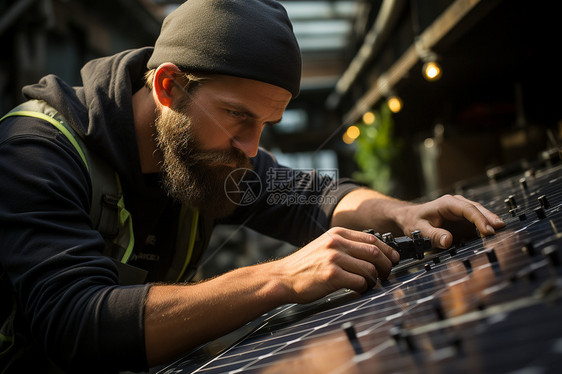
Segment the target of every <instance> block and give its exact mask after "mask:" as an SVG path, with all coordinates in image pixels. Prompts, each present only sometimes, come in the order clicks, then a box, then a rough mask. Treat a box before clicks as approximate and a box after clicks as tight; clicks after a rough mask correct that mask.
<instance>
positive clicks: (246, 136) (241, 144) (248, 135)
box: [232, 126, 263, 158]
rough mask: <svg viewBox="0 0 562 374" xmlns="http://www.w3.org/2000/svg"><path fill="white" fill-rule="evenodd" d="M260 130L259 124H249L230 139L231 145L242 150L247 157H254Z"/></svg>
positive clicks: (256, 152) (256, 151)
mask: <svg viewBox="0 0 562 374" xmlns="http://www.w3.org/2000/svg"><path fill="white" fill-rule="evenodd" d="M262 130H263V128H262V127H261V126H249V128H247V129H245V130H244V131H243V132H242V133H241V134H239V135H237V136H235V137H234V138H233V139H232V146H233V147H236V148H238V149H239V150H241V151H242V152H244V154H245V155H246V156H247V157H250V158H251V157H255V156H256V155H257V154H258V148H259V143H260V137H261V133H262Z"/></svg>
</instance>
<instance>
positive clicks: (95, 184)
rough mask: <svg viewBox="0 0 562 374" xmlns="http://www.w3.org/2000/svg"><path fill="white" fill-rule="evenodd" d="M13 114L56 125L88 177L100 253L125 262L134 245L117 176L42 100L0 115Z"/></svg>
mask: <svg viewBox="0 0 562 374" xmlns="http://www.w3.org/2000/svg"><path fill="white" fill-rule="evenodd" d="M15 116H27V117H34V118H39V119H42V120H44V121H47V122H49V123H50V124H51V125H53V126H54V127H55V128H57V129H58V130H59V131H60V132H61V133H62V134H63V135H64V136H65V137H66V138H67V139H68V140H69V141H70V143H71V144H72V145H73V147H74V148H75V149H76V151H77V152H78V154H79V155H80V158H81V159H82V161H83V162H84V165H85V166H86V168H87V170H88V172H89V174H90V180H91V181H92V196H91V202H92V203H91V207H90V219H91V221H92V224H93V225H94V228H95V229H96V230H97V231H99V232H100V234H101V235H102V236H103V237H104V239H105V241H106V248H105V251H104V254H105V255H107V256H110V257H111V258H114V259H116V260H118V261H120V262H121V263H126V262H127V261H128V259H129V257H130V256H131V253H132V251H133V247H134V234H133V226H132V217H131V215H130V213H129V212H128V211H127V210H126V209H125V203H124V200H123V193H122V190H121V185H120V181H119V176H118V175H117V173H115V172H114V171H113V169H112V168H111V167H110V166H109V165H108V164H107V162H105V161H104V160H103V159H101V158H100V157H99V156H98V155H97V154H95V153H94V152H90V151H89V150H88V147H87V146H86V144H85V143H84V141H83V139H82V138H81V137H79V136H78V135H77V134H76V132H75V131H74V129H73V128H72V127H71V126H70V125H69V124H68V123H67V122H66V120H65V119H64V118H63V116H62V115H60V113H58V112H57V110H56V109H54V108H53V107H51V106H50V105H48V104H47V103H46V102H45V101H42V100H29V101H26V102H24V103H22V104H20V105H18V106H17V107H15V108H14V109H13V110H11V111H10V112H9V113H8V114H6V115H5V116H4V117H2V118H1V119H0V121H2V120H4V119H6V118H9V117H15Z"/></svg>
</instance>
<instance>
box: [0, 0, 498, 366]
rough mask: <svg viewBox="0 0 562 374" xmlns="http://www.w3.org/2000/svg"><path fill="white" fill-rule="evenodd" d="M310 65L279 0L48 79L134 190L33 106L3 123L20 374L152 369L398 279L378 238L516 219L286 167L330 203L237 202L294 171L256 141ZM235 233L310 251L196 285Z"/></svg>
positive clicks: (203, 15)
mask: <svg viewBox="0 0 562 374" xmlns="http://www.w3.org/2000/svg"><path fill="white" fill-rule="evenodd" d="M300 71H301V60H300V52H299V48H298V45H297V42H296V39H295V37H294V34H293V31H292V26H291V23H290V21H289V19H288V17H287V14H286V12H285V10H284V9H283V7H282V6H281V5H280V4H279V3H277V2H276V1H273V0H244V1H234V0H189V1H188V2H186V3H184V4H183V5H181V6H180V7H179V8H178V9H177V10H175V11H174V12H172V13H171V14H170V15H169V16H168V17H167V18H166V20H165V21H164V24H163V27H162V31H161V34H160V36H159V38H158V40H157V42H156V44H155V46H154V48H142V49H138V50H129V51H125V52H122V53H119V54H116V55H114V56H109V57H105V58H101V59H96V60H93V61H90V62H89V63H87V64H86V65H85V66H84V67H83V69H82V71H81V76H82V85H81V86H79V87H71V86H69V85H68V84H66V83H65V82H63V81H62V80H61V79H60V78H58V77H56V76H53V75H49V76H46V77H44V78H43V79H42V80H41V81H40V82H39V83H38V84H36V85H32V86H27V87H24V88H23V93H24V95H25V97H26V98H28V99H30V100H37V101H34V103H35V104H33V105H40V106H41V107H42V108H49V109H48V110H49V111H48V113H51V114H52V116H51V118H55V119H57V118H58V119H57V121H59V122H60V123H61V124H63V125H64V126H67V130H69V131H70V132H71V133H73V134H74V136H75V137H77V138H78V139H79V143H80V144H81V145H82V148H85V151H86V153H87V155H88V157H90V160H91V157H92V156H91V155H96V158H98V159H99V160H101V162H102V163H104V164H105V165H106V166H108V167H109V168H110V169H111V170H112V171H114V172H115V173H116V175H117V177H118V183H117V184H118V186H119V191H120V192H122V196H121V194H120V196H118V199H113V200H112V199H109V198H107V196H106V195H104V198H99V197H98V195H97V194H96V192H95V190H96V188H97V187H98V186H99V184H100V181H99V180H98V178H97V174H96V173H95V172H92V171H91V170H90V167H89V166H88V164H87V163H85V162H84V161H85V160H86V159H88V157H86V158H83V157H82V153H81V151H79V148H80V144H78V145H76V144H75V143H74V142H73V141H72V140H73V135H72V134H70V135H67V134H66V132H65V131H64V129H62V130H61V129H59V127H58V125H57V123H58V122H57V123H53V121H52V120H51V119H49V118H48V117H41V116H39V115H31V116H30V115H29V111H25V112H22V111H19V113H18V114H17V115H16V114H14V113H12V114H13V115H11V116H9V117H7V118H5V119H4V120H3V121H2V123H1V126H0V178H1V180H2V183H1V187H0V227H1V228H0V243H2V244H1V250H0V264H1V269H2V277H1V279H0V281H1V284H0V285H1V287H2V296H3V303H2V305H3V306H2V310H1V312H2V316H1V317H2V322H3V323H4V324H3V328H2V337H3V345H2V348H3V350H4V348H5V350H4V352H5V353H3V355H2V357H1V359H2V366H3V367H4V368H5V371H6V372H47V371H48V370H51V371H53V372H60V371H64V372H80V373H85V372H118V371H120V370H130V371H135V370H136V371H143V370H148V369H149V368H150V367H154V366H155V365H158V364H161V363H165V362H168V361H169V360H171V359H173V358H175V357H177V356H178V355H181V354H182V353H186V352H187V351H189V350H190V349H192V348H195V347H197V346H200V345H201V344H203V343H205V342H208V341H209V340H211V339H213V338H216V337H219V336H221V335H224V334H226V333H228V332H229V331H231V330H233V329H236V328H237V327H239V326H242V325H243V324H245V323H247V322H248V321H251V320H252V319H254V318H256V317H258V316H260V315H261V314H263V313H265V312H267V311H269V310H271V309H273V308H275V307H277V306H279V305H282V304H287V303H306V302H310V301H313V300H316V299H318V298H321V297H323V296H325V295H327V294H329V293H331V292H333V291H336V290H338V289H341V288H349V289H353V290H356V291H358V292H362V291H365V290H367V289H368V288H369V287H372V286H373V285H374V284H375V283H376V282H377V279H385V278H386V277H388V275H389V273H390V270H391V267H392V264H393V263H396V262H397V261H398V260H399V255H398V253H397V252H396V251H394V250H393V249H392V248H390V247H389V246H387V245H385V244H384V243H383V242H381V241H379V240H378V239H377V238H376V237H375V236H373V235H369V234H366V233H364V232H362V231H361V230H363V229H367V228H375V229H376V230H377V231H379V232H393V233H395V234H396V235H404V234H409V233H411V232H412V231H413V230H415V229H418V230H420V231H421V233H422V235H424V236H427V237H429V238H430V239H431V242H432V245H433V246H434V247H439V248H447V247H448V246H450V245H451V243H452V239H453V238H452V234H451V233H450V232H448V231H446V230H445V229H443V228H442V225H444V224H446V223H447V222H449V221H467V222H470V223H472V224H474V225H475V226H476V228H477V229H478V230H479V231H480V233H482V234H484V235H487V234H493V233H494V230H495V229H498V228H500V227H502V226H503V223H502V222H501V221H500V220H499V219H498V217H497V216H496V215H495V214H493V213H491V212H489V211H488V210H486V209H485V208H483V207H482V206H480V205H478V204H476V203H474V202H471V201H469V200H467V199H465V198H463V197H462V196H455V197H453V196H444V197H442V198H440V199H437V200H435V201H432V202H429V203H426V204H421V205H417V204H410V203H406V202H402V201H398V200H396V199H392V198H390V197H387V196H384V195H382V194H380V193H377V192H376V191H372V190H369V189H366V188H361V187H360V186H359V185H358V184H356V183H354V182H353V181H350V180H339V181H336V180H332V179H330V178H328V177H326V176H319V175H317V174H316V173H314V172H313V173H304V172H297V171H294V172H293V171H292V172H291V173H286V174H287V175H291V178H292V179H291V181H290V185H291V186H298V188H295V191H292V193H294V194H295V195H298V196H304V197H316V198H317V199H316V201H318V202H321V201H323V200H322V199H321V197H323V196H328V195H329V196H330V197H332V199H326V200H325V201H328V202H324V203H318V204H300V205H298V204H292V205H291V204H272V203H271V201H272V200H271V199H268V197H269V195H270V194H271V193H274V192H275V191H269V190H266V191H262V192H261V193H257V194H256V196H255V197H256V199H255V201H253V202H252V204H241V203H240V201H236V199H234V200H233V199H231V197H229V196H226V195H225V181H226V180H227V179H228V178H227V177H228V176H230V175H231V173H232V172H234V171H236V170H251V171H252V173H254V175H258V176H259V177H260V179H261V180H262V181H265V180H266V179H267V178H268V171H271V170H285V171H289V169H287V168H286V167H284V166H281V165H279V164H277V162H276V161H275V160H274V158H273V157H272V156H271V155H270V154H269V153H267V152H266V151H265V150H262V149H260V148H259V146H258V144H259V138H260V135H261V133H262V131H263V128H264V126H268V125H275V124H276V123H278V122H280V121H281V119H282V116H283V112H284V110H285V108H286V107H287V105H288V103H289V102H290V100H291V99H292V98H294V97H295V96H297V95H298V93H299V84H300ZM38 103H39V104H38ZM49 122H51V123H49ZM90 166H91V165H90ZM307 201H310V200H307ZM112 202H113V203H114V204H113V203H112ZM100 204H101V205H103V206H106V205H110V206H111V207H112V208H115V209H117V210H118V211H119V212H120V213H119V214H120V215H119V219H122V218H123V217H124V218H123V221H124V222H127V225H126V226H127V228H128V229H129V231H131V230H132V232H129V234H130V235H131V236H132V237H131V238H130V239H131V240H130V241H129V242H128V243H129V244H128V247H127V250H129V249H130V250H131V251H132V252H127V256H126V257H121V260H119V261H114V259H112V258H111V257H112V256H111V255H107V252H106V249H107V247H108V245H109V247H112V245H113V244H114V243H113V244H112V242H111V243H109V244H108V242H109V240H108V238H107V237H106V236H105V235H102V233H101V230H100V229H99V226H98V223H97V222H93V219H92V218H91V215H90V213H91V211H92V210H93V209H94V208H95V207H96V206H97V205H100ZM112 204H113V205H112ZM125 207H126V211H125ZM117 210H116V211H117ZM124 212H128V213H127V214H125V215H121V213H124ZM127 217H128V218H127ZM114 218H115V216H114ZM96 220H97V219H96ZM104 220H105V216H104V215H103V213H102V215H101V218H100V221H102V222H101V223H104V222H105V221H104ZM219 223H230V224H240V225H242V224H244V225H246V226H248V227H250V228H253V229H255V230H257V231H259V232H261V233H264V234H266V235H270V236H272V237H275V238H280V239H283V240H286V241H288V242H290V243H293V244H295V245H297V246H302V248H301V249H300V250H298V251H296V252H295V253H293V254H291V255H290V256H287V257H285V258H282V259H279V260H276V261H271V262H267V263H262V264H259V265H254V266H249V267H244V268H239V269H236V270H234V271H231V272H229V273H227V274H224V275H222V276H219V277H216V278H213V279H211V280H208V281H204V282H200V283H196V284H189V283H185V282H184V281H187V280H189V279H190V277H191V276H192V275H193V274H194V272H195V270H196V268H197V263H198V260H199V259H200V258H201V254H202V253H203V251H204V249H205V247H206V246H207V243H208V240H209V237H210V235H211V232H212V228H213V227H214V226H215V225H216V224H219ZM133 233H134V234H133ZM133 235H134V236H133ZM133 239H134V247H133V246H132V243H133ZM129 273H134V275H135V276H134V277H132V278H130V277H129V278H127V277H125V276H124V275H127V274H129ZM139 274H140V275H141V276H139ZM179 282H182V283H179ZM4 301H6V302H4ZM4 343H6V344H4Z"/></svg>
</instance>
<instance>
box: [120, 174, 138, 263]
mask: <svg viewBox="0 0 562 374" xmlns="http://www.w3.org/2000/svg"><path fill="white" fill-rule="evenodd" d="M115 179H116V180H117V192H118V194H119V196H121V197H120V198H119V201H118V202H117V208H118V209H119V227H123V226H124V225H127V226H128V227H129V243H128V244H127V248H126V249H125V254H124V255H123V257H122V258H121V262H122V263H124V264H126V263H127V261H129V257H131V254H132V253H133V249H134V247H135V235H134V233H133V217H132V216H131V213H130V212H129V211H128V210H127V209H125V199H124V197H123V190H122V189H121V180H120V179H119V175H118V174H117V173H115Z"/></svg>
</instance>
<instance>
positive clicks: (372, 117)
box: [363, 112, 375, 125]
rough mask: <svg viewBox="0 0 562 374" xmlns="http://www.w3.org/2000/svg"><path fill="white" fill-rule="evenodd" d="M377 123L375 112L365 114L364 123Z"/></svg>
mask: <svg viewBox="0 0 562 374" xmlns="http://www.w3.org/2000/svg"><path fill="white" fill-rule="evenodd" d="M374 122H375V114H374V113H373V112H367V113H365V114H363V123H365V125H372V124H373V123H374Z"/></svg>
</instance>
